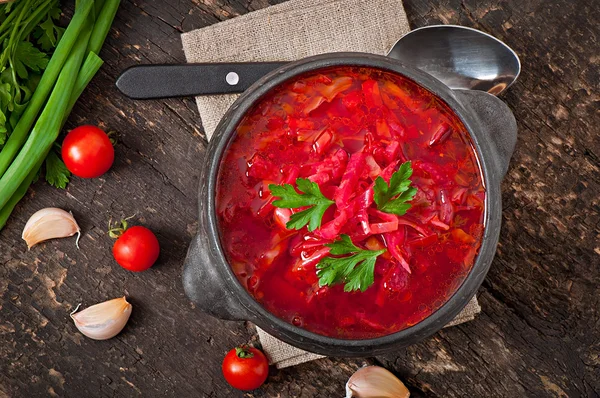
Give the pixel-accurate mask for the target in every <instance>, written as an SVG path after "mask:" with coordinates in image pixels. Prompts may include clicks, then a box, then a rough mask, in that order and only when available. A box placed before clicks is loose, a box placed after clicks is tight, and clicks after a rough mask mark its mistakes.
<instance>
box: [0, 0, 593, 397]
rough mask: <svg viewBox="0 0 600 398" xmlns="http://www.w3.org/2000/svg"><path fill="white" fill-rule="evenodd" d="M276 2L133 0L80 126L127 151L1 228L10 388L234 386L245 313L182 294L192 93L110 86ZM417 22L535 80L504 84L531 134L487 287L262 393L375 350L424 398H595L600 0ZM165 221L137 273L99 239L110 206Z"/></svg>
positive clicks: (192, 148)
mask: <svg viewBox="0 0 600 398" xmlns="http://www.w3.org/2000/svg"><path fill="white" fill-rule="evenodd" d="M276 2H280V1H266V0H253V1H245V0H192V1H187V0H179V1H169V2H164V1H160V0H143V1H135V2H134V1H123V4H122V6H121V8H120V10H119V13H118V14H117V17H116V21H115V24H114V28H113V29H112V30H111V33H110V36H109V38H108V41H107V44H106V46H105V47H104V49H103V50H102V53H101V56H102V57H103V58H104V59H105V60H106V64H105V65H104V67H103V69H102V71H101V73H100V74H99V75H98V76H97V77H96V78H95V79H94V81H93V82H92V84H91V85H90V87H89V88H88V90H87V91H86V92H85V93H84V95H83V97H82V99H81V101H79V103H78V104H77V106H76V108H75V111H74V114H73V116H72V117H71V118H70V120H69V123H68V127H74V126H76V125H78V124H81V123H91V124H100V125H101V126H103V127H105V128H107V129H110V130H116V131H118V132H119V139H120V144H119V145H118V146H117V156H116V162H115V166H114V167H113V169H112V170H111V171H110V172H109V174H108V175H107V176H105V177H104V178H101V179H98V180H81V179H74V180H73V182H72V183H71V184H70V185H69V187H68V189H67V190H66V191H60V190H56V189H51V188H49V187H47V186H46V185H45V184H43V183H41V182H38V183H37V184H35V185H34V187H33V188H32V189H31V190H30V192H29V194H28V195H27V197H26V199H25V200H24V201H23V202H22V203H21V204H20V205H19V207H18V209H17V211H16V213H15V216H14V217H13V218H12V219H11V220H10V222H9V224H8V225H7V227H6V228H5V229H4V230H3V231H2V232H1V233H0V296H1V297H2V300H1V301H0V306H1V307H0V396H1V395H7V396H15V397H20V396H24V397H25V396H27V397H29V396H45V395H54V394H56V395H59V396H88V395H89V396H136V395H140V394H143V395H146V396H192V395H193V396H206V397H223V396H242V395H244V394H241V393H239V392H234V391H233V390H231V389H230V388H229V387H228V386H227V384H226V383H225V382H224V380H223V379H222V376H221V372H220V363H221V360H222V357H223V355H224V354H225V352H226V351H227V350H228V349H229V348H230V347H232V346H234V345H236V344H238V343H240V342H244V341H247V340H250V339H251V338H252V331H251V330H249V329H248V328H247V325H244V324H242V323H235V322H225V321H219V320H216V319H213V318H211V317H209V316H206V315H203V314H202V313H200V312H199V311H197V310H194V309H193V306H192V305H191V304H190V303H189V302H188V300H187V299H186V298H185V296H184V294H183V290H182V287H181V283H180V278H181V263H182V260H183V258H184V256H185V251H186V249H187V244H188V242H189V240H190V239H191V237H192V236H193V233H194V232H195V229H196V221H195V220H196V216H197V214H196V206H195V201H196V187H197V183H198V167H199V164H200V163H201V161H202V158H203V156H204V151H205V144H206V141H205V137H204V133H203V131H202V129H201V126H199V125H198V115H197V110H196V107H195V103H194V102H193V100H191V99H171V100H162V101H148V102H144V101H131V100H129V99H126V98H124V97H123V96H121V95H120V94H119V93H118V92H117V91H116V90H115V88H114V85H113V84H114V80H115V78H116V77H117V76H118V74H119V73H120V71H122V70H123V69H124V68H126V67H128V66H131V65H133V64H137V63H142V62H143V63H150V62H152V63H167V62H181V61H183V59H184V58H183V53H182V50H181V44H180V41H179V34H180V32H182V31H188V30H190V29H193V28H198V27H202V26H206V25H209V24H212V23H216V22H218V21H221V20H224V19H228V18H231V17H233V16H236V15H239V14H243V13H246V12H248V11H250V10H254V9H258V8H262V7H264V6H266V5H267V4H274V3H276ZM405 6H406V10H407V13H408V15H409V19H410V20H411V24H412V26H415V27H416V26H423V25H427V24H434V23H456V24H461V25H467V26H473V27H476V28H478V29H482V30H484V31H486V32H489V33H491V34H493V35H495V36H496V37H499V38H500V39H502V40H504V41H506V42H507V43H509V45H510V46H512V47H513V48H515V50H516V51H517V52H518V53H519V55H520V56H521V60H522V63H523V73H522V75H521V77H520V79H519V81H518V82H517V84H515V86H514V87H512V88H511V89H510V90H509V91H508V93H507V94H506V95H505V96H504V99H505V100H506V101H507V103H508V104H509V106H510V107H511V108H512V109H513V111H514V112H515V116H516V117H517V120H518V123H519V129H520V132H519V133H520V134H519V141H518V144H517V150H516V152H515V155H514V157H513V161H512V163H511V168H510V170H509V172H508V175H507V178H506V180H505V181H504V183H503V186H502V188H503V201H504V213H503V216H504V228H503V230H502V234H501V238H500V246H499V249H498V255H497V257H496V260H495V261H494V264H493V266H492V270H491V272H490V274H489V276H488V278H487V280H486V282H485V283H484V286H483V287H482V289H481V292H480V300H481V304H482V307H483V314H482V315H481V316H480V317H479V318H478V319H477V320H475V321H473V322H471V323H468V324H465V325H461V326H458V327H454V328H451V329H446V330H444V331H442V332H440V333H438V334H437V335H436V336H434V337H432V338H430V339H428V340H426V341H424V342H423V343H421V344H418V345H415V346H413V347H410V348H409V349H407V350H404V351H403V352H399V353H390V354H389V355H386V356H382V357H378V358H371V359H364V360H345V359H326V360H321V361H315V362H312V363H308V364H304V365H300V366H297V367H294V368H291V369H285V370H281V371H277V370H272V375H271V377H270V379H269V382H268V383H267V384H266V385H265V387H264V388H263V389H262V390H260V391H257V392H255V393H249V394H245V395H246V396H254V397H275V396H281V397H288V396H289V397H291V396H294V397H336V396H342V395H343V394H342V391H343V385H344V383H345V381H346V380H347V378H348V377H349V376H350V375H351V374H352V372H353V371H354V370H355V369H357V368H358V367H359V366H361V365H362V364H363V363H369V364H372V363H380V364H383V365H384V366H386V367H388V368H389V369H391V370H393V371H395V372H396V373H397V374H398V375H399V376H401V377H402V378H403V379H404V380H406V382H407V385H408V386H409V388H410V389H411V391H412V392H413V396H417V397H420V396H426V397H453V396H470V397H479V396H481V397H507V396H531V397H563V396H569V397H578V396H581V397H588V396H598V395H600V359H599V358H600V343H599V342H600V316H599V313H598V307H599V304H600V302H599V301H600V299H599V295H598V288H597V286H598V285H599V284H600V268H599V265H600V245H599V243H598V242H599V238H600V215H599V212H600V203H599V199H598V193H599V192H600V177H599V175H600V174H599V173H598V171H599V170H598V169H599V167H600V134H598V133H600V131H599V129H598V127H597V126H599V125H600V97H599V94H598V93H599V90H598V89H599V82H600V66H599V64H600V58H599V57H598V48H599V45H598V40H599V38H598V36H599V34H600V29H599V27H598V24H597V21H598V20H599V19H600V2H599V1H597V0H594V1H590V2H571V1H568V0H552V1H542V0H529V1H525V2H523V1H516V0H510V1H499V2H498V1H489V0H484V1H475V0H463V1H459V0H447V1H438V0H432V1H425V0H406V1H405ZM46 206H58V207H63V208H66V209H69V210H72V211H73V213H74V214H75V216H76V218H77V219H78V220H79V221H80V224H81V226H82V228H83V231H84V236H83V238H82V241H81V250H76V249H75V247H74V242H73V240H72V239H66V240H61V241H53V242H49V243H46V244H42V245H40V246H39V247H36V248H34V249H32V250H31V251H29V252H28V251H26V247H25V245H24V244H23V242H22V241H21V240H20V238H19V237H20V232H21V229H22V227H23V225H24V223H25V221H26V220H27V218H28V216H29V215H30V214H32V213H33V212H34V211H36V210H38V209H40V208H42V207H46ZM132 214H137V216H136V219H137V221H138V222H139V223H143V224H145V225H147V226H149V227H151V228H152V229H154V230H155V231H156V232H157V233H158V237H159V240H160V243H161V247H162V249H163V251H162V254H161V258H160V263H159V264H158V265H157V266H156V267H154V268H153V269H152V270H151V271H149V272H146V273H144V274H141V275H138V274H132V273H129V272H126V271H124V270H122V269H121V268H120V267H118V266H117V265H116V264H115V263H114V261H113V259H112V256H111V254H110V248H111V245H112V242H111V241H110V239H109V238H108V237H107V236H106V235H105V234H104V230H105V225H106V224H107V222H108V220H109V219H110V218H111V217H112V218H119V217H122V216H129V215H132ZM122 294H127V295H128V297H130V298H131V301H132V303H133V305H134V312H133V315H132V318H131V321H130V323H129V325H128V326H127V328H126V329H125V331H124V333H122V334H121V335H119V336H118V337H116V338H115V339H112V340H109V341H106V342H95V341H91V340H89V339H86V338H84V337H83V336H81V335H80V334H79V333H77V332H76V329H75V328H74V326H73V325H72V323H71V321H70V319H69V317H68V314H69V312H70V311H71V310H72V308H73V307H74V306H75V305H76V304H77V303H79V302H82V303H83V304H84V305H90V304H93V303H96V302H99V301H103V300H106V299H108V298H113V297H118V296H119V295H122Z"/></svg>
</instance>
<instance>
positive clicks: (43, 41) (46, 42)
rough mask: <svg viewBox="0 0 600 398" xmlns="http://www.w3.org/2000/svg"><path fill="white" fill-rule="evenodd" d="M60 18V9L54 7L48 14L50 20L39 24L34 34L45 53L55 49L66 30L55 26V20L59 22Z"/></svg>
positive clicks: (47, 19)
mask: <svg viewBox="0 0 600 398" xmlns="http://www.w3.org/2000/svg"><path fill="white" fill-rule="evenodd" d="M58 18H60V9H59V8H58V7H54V8H52V9H51V10H50V11H49V12H48V18H46V20H45V21H44V22H42V23H41V24H39V25H38V26H37V27H36V28H35V30H34V32H33V35H34V36H35V38H36V39H37V43H38V44H39V45H40V47H41V48H42V50H44V51H50V50H52V49H53V48H55V47H56V45H57V44H58V42H59V41H60V38H61V37H62V34H63V32H64V31H65V30H64V28H61V27H59V26H56V25H55V24H54V21H53V19H55V20H57V19H58Z"/></svg>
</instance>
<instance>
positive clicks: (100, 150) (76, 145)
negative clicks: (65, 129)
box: [62, 126, 115, 178]
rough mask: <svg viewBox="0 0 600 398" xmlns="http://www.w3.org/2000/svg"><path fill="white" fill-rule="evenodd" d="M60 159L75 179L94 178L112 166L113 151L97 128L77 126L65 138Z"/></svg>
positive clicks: (103, 133) (103, 134)
mask: <svg viewBox="0 0 600 398" xmlns="http://www.w3.org/2000/svg"><path fill="white" fill-rule="evenodd" d="M62 158H63V161H64V162H65V165H66V166H67V169H69V171H70V172H71V173H73V174H75V175H76V176H77V177H82V178H96V177H100V176H101V175H102V174H104V173H106V172H107V171H108V169H110V166H112V164H113V161H114V160H115V149H114V148H113V146H112V143H111V142H110V140H109V139H108V136H107V135H106V133H105V132H104V131H102V130H100V129H99V128H98V127H96V126H79V127H77V128H75V129H73V130H71V131H70V132H69V134H67V136H66V137H65V139H64V141H63V144H62Z"/></svg>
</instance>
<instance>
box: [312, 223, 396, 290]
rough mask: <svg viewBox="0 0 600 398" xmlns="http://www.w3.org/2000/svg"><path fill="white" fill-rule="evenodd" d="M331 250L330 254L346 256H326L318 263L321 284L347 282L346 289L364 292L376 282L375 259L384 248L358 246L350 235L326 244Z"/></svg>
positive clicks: (383, 251) (329, 284)
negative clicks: (367, 248) (374, 248)
mask: <svg viewBox="0 0 600 398" xmlns="http://www.w3.org/2000/svg"><path fill="white" fill-rule="evenodd" d="M325 246H327V247H329V248H330V249H331V250H330V251H329V254H331V255H334V256H342V255H346V254H350V256H346V257H324V258H323V259H321V261H320V262H319V263H318V264H317V276H318V277H319V285H320V286H331V285H335V284H338V283H342V282H343V283H345V285H344V291H345V292H352V291H355V290H360V291H361V292H364V291H365V290H367V289H368V288H369V286H371V285H372V284H373V282H374V273H375V261H376V260H377V257H378V256H379V255H381V254H383V253H385V249H383V250H364V249H361V248H359V247H356V245H354V243H352V240H351V239H350V237H349V236H348V235H342V236H341V240H338V241H335V242H333V243H329V244H327V245H325Z"/></svg>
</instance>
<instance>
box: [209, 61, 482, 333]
mask: <svg viewBox="0 0 600 398" xmlns="http://www.w3.org/2000/svg"><path fill="white" fill-rule="evenodd" d="M216 209H217V216H218V226H219V231H220V238H221V244H222V248H223V250H224V252H225V256H226V258H227V260H228V262H229V264H230V265H231V267H232V269H233V272H234V273H235V275H236V276H237V278H238V280H239V282H240V283H241V284H242V285H243V286H244V287H245V288H246V290H247V291H248V292H249V293H250V294H251V295H252V296H253V297H254V298H255V299H256V300H257V301H258V302H259V303H260V304H261V305H262V306H263V307H264V308H265V309H267V310H268V311H269V312H271V313H272V314H274V315H276V316H278V317H279V318H281V319H283V320H285V321H287V322H289V323H291V324H293V325H295V326H298V327H301V328H304V329H306V330H309V331H312V332H315V333H318V334H321V335H325V336H330V337H335V338H341V339H365V338H373V337H379V336H384V335H388V334H390V333H394V332H397V331H400V330H402V329H405V328H407V327H410V326H412V325H415V324H417V323H419V322H420V321H422V320H423V319H425V318H426V317H428V316H429V315H431V314H432V313H433V312H434V311H436V310H437V309H438V308H439V307H440V306H442V305H443V304H444V303H445V302H446V301H447V300H448V299H449V298H450V296H451V295H452V294H453V293H454V292H455V291H456V290H457V289H458V287H459V286H460V285H461V283H462V282H463V280H464V279H465V277H466V275H467V274H468V273H469V271H470V270H471V267H472V266H473V263H474V261H475V258H476V256H477V253H478V251H479V247H480V244H481V240H482V235H483V230H484V225H483V222H484V221H483V220H484V209H485V187H484V184H483V179H482V173H481V169H480V167H479V164H478V159H477V157H476V153H475V150H474V148H473V144H472V142H471V139H470V137H469V134H468V133H467V131H466V129H465V127H464V125H463V124H462V122H461V121H460V119H459V118H458V117H457V116H456V115H455V114H454V113H453V112H452V111H451V110H450V108H449V107H448V106H447V105H446V104H445V103H444V102H443V101H442V100H440V99H439V98H437V97H436V96H435V95H433V94H432V93H431V92H429V91H427V90H425V89H424V88H422V87H420V86H419V85H417V84H416V83H414V82H412V81H411V80H409V79H407V78H404V77H402V76H401V75H398V74H395V73H392V72H388V71H383V70H379V69H375V68H362V67H361V68H359V67H335V68H329V69H323V70H319V71H315V72H311V73H308V74H305V75H302V76H299V77H296V78H294V79H292V80H289V81H287V82H285V83H284V84H282V85H280V86H278V87H277V88H276V89H274V90H272V91H271V92H269V93H268V94H267V95H266V96H265V97H263V98H262V99H261V100H260V101H259V102H258V103H257V104H256V105H255V106H254V107H253V108H252V109H251V110H250V111H249V112H248V113H247V115H246V116H245V118H244V119H243V120H242V121H241V122H240V124H239V125H238V127H237V135H236V136H235V138H233V140H232V142H231V143H230V146H229V148H228V150H227V151H226V153H225V155H224V157H223V159H222V163H221V165H220V171H219V175H218V185H217V197H216Z"/></svg>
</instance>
